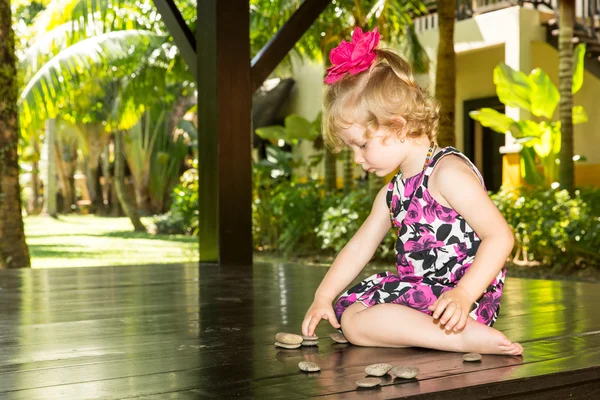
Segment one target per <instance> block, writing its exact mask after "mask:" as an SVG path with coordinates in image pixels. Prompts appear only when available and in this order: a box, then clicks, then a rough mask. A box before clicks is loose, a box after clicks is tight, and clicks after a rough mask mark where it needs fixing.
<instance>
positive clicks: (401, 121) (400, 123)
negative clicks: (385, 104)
mask: <svg viewBox="0 0 600 400" xmlns="http://www.w3.org/2000/svg"><path fill="white" fill-rule="evenodd" d="M392 123H393V124H394V125H396V126H397V127H398V128H402V130H405V128H406V118H404V117H403V116H401V115H394V116H393V117H392Z"/></svg>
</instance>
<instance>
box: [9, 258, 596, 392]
mask: <svg viewBox="0 0 600 400" xmlns="http://www.w3.org/2000/svg"><path fill="white" fill-rule="evenodd" d="M370 272H371V271H367V272H365V274H367V273H370ZM324 273H325V269H324V268H319V267H308V266H303V265H289V264H257V265H255V267H254V269H253V270H252V271H251V272H249V270H248V269H239V268H237V269H236V268H224V267H221V268H218V267H215V266H201V267H198V266H197V265H170V266H144V267H111V268H82V269H55V270H25V271H7V270H3V271H0V399H2V400H9V399H23V400H33V399H44V400H46V399H61V400H72V399H121V398H140V399H230V398H231V399H251V398H253V399H268V400H275V399H301V398H308V397H318V398H324V399H354V398H360V399H362V398H365V399H371V398H373V399H380V398H381V399H383V398H398V399H400V398H410V399H467V398H473V399H484V398H499V399H509V398H510V399H513V398H514V399H520V398H533V399H544V400H546V399H566V398H571V399H573V398H585V399H599V398H600V311H599V305H600V301H599V300H600V286H597V285H593V284H589V283H573V282H551V281H539V280H538V281H534V280H525V279H516V278H515V279H511V278H509V279H508V281H507V284H506V294H505V296H504V298H503V303H502V306H503V310H502V314H501V316H500V319H499V321H498V323H497V327H498V328H499V329H500V330H502V331H504V332H505V333H506V334H507V335H508V336H509V337H511V338H512V339H514V340H518V341H521V343H523V344H524V347H525V355H524V357H523V358H521V357H500V356H484V359H483V362H482V363H480V364H464V363H463V362H462V358H461V355H460V354H453V353H445V352H438V351H430V350H424V349H377V348H361V347H356V346H351V345H339V344H334V343H333V342H332V341H331V340H329V339H328V337H327V336H328V334H329V333H331V332H333V331H334V330H333V328H331V327H330V326H328V325H327V324H326V323H322V324H321V325H320V326H319V329H318V330H317V334H318V335H319V336H321V338H322V339H321V340H320V344H319V347H318V348H302V349H297V350H282V349H277V348H275V347H274V346H273V341H274V339H273V337H274V335H275V333H276V332H278V331H289V332H298V331H299V329H300V323H301V321H302V318H303V316H304V313H305V311H306V308H307V307H308V305H309V304H310V302H311V300H312V296H313V293H314V290H315V288H316V287H317V285H318V283H319V282H320V280H321V278H322V276H323V275H324ZM302 360H310V361H316V362H318V363H319V364H320V365H321V367H322V371H321V372H319V373H316V374H306V373H302V372H300V371H298V369H297V364H298V362H299V361H302ZM377 362H387V363H391V364H393V365H415V366H418V367H419V368H420V369H421V374H420V375H419V376H418V380H412V381H405V382H400V381H399V380H395V381H392V380H391V379H387V380H386V381H385V382H384V386H383V387H381V388H378V389H374V390H356V388H355V384H354V382H355V381H356V380H357V379H359V378H361V377H363V376H364V367H365V366H366V365H369V364H372V363H377Z"/></svg>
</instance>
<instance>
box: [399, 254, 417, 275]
mask: <svg viewBox="0 0 600 400" xmlns="http://www.w3.org/2000/svg"><path fill="white" fill-rule="evenodd" d="M396 268H397V269H398V275H400V277H401V278H406V276H407V275H414V273H415V268H414V267H413V265H412V263H411V262H410V261H409V260H408V259H407V258H406V255H405V254H398V259H397V261H396Z"/></svg>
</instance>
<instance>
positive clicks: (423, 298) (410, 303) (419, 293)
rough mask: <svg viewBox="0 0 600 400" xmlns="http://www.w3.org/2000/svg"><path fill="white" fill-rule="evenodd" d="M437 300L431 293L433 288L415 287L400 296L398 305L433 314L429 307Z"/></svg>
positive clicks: (425, 286)
mask: <svg viewBox="0 0 600 400" xmlns="http://www.w3.org/2000/svg"><path fill="white" fill-rule="evenodd" d="M435 300H436V297H435V295H434V294H433V292H432V291H431V287H429V286H427V285H413V287H412V289H409V290H408V291H407V292H405V293H404V294H402V296H400V298H399V299H398V301H397V303H398V304H402V305H405V306H407V307H410V308H414V309H415V310H418V311H423V312H425V313H427V314H431V311H429V310H428V309H427V307H428V306H429V305H430V304H432V303H433V302H434V301H435Z"/></svg>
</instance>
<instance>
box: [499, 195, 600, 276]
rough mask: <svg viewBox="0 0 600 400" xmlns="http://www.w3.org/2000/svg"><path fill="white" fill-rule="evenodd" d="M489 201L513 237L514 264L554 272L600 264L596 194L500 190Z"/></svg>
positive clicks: (598, 199) (599, 213) (598, 198)
mask: <svg viewBox="0 0 600 400" xmlns="http://www.w3.org/2000/svg"><path fill="white" fill-rule="evenodd" d="M491 198H492V200H493V201H494V203H495V204H496V206H497V207H498V209H499V210H500V212H501V213H502V215H503V216H504V218H505V219H506V221H507V222H508V224H509V225H510V226H511V228H512V230H513V233H514V235H515V249H514V252H513V254H512V260H513V262H515V263H517V264H525V265H536V264H538V265H542V266H545V267H551V268H552V269H553V270H555V271H561V270H562V271H564V270H569V269H583V268H586V267H598V266H600V255H599V253H598V246H600V230H598V222H600V208H598V207H597V206H596V204H600V190H598V189H592V188H588V189H582V190H576V191H575V192H574V193H573V194H569V192H568V191H567V190H554V189H550V188H546V189H543V190H539V188H527V187H520V188H507V187H503V188H502V189H501V190H500V191H499V192H497V193H495V194H494V195H492V197H491Z"/></svg>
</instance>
